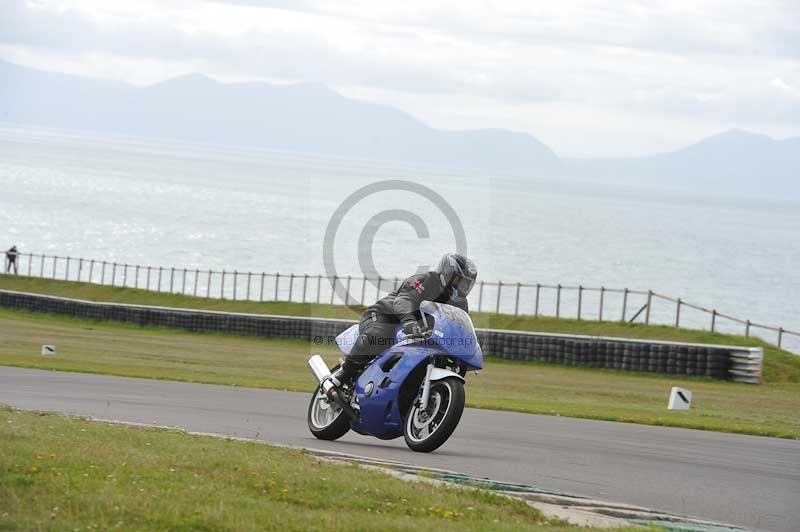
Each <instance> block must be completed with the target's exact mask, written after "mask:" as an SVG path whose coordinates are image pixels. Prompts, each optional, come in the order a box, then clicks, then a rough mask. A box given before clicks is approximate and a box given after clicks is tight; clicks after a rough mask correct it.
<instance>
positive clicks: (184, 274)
mask: <svg viewBox="0 0 800 532" xmlns="http://www.w3.org/2000/svg"><path fill="white" fill-rule="evenodd" d="M181 294H182V295H186V268H184V269H183V276H182V277H181Z"/></svg>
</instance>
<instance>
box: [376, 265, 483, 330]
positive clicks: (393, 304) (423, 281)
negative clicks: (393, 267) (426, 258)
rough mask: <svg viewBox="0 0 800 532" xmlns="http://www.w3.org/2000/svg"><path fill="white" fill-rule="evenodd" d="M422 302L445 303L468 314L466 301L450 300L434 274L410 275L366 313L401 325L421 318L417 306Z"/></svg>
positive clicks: (438, 277)
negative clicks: (373, 313) (376, 313)
mask: <svg viewBox="0 0 800 532" xmlns="http://www.w3.org/2000/svg"><path fill="white" fill-rule="evenodd" d="M423 301H433V302H436V303H447V304H448V305H453V306H456V307H458V308H460V309H462V310H464V311H466V312H469V305H468V303H467V300H466V299H459V300H453V299H451V298H450V293H449V291H445V287H444V286H443V285H442V280H441V277H440V276H439V274H438V273H436V272H428V273H424V274H420V275H412V276H411V277H409V278H407V279H405V280H403V282H402V283H401V284H400V286H399V287H398V288H397V290H395V291H394V292H391V293H389V295H387V296H386V297H384V298H382V299H380V300H378V302H377V303H375V304H374V305H372V306H371V307H369V309H368V311H375V312H378V313H379V314H381V315H382V317H383V318H384V319H385V320H386V321H389V322H391V323H403V322H406V321H410V320H419V319H420V318H421V316H420V313H419V305H420V303H422V302H423Z"/></svg>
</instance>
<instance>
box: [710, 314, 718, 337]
mask: <svg viewBox="0 0 800 532" xmlns="http://www.w3.org/2000/svg"><path fill="white" fill-rule="evenodd" d="M716 325H717V310H716V309H714V310H712V311H711V332H714V328H715V327H716Z"/></svg>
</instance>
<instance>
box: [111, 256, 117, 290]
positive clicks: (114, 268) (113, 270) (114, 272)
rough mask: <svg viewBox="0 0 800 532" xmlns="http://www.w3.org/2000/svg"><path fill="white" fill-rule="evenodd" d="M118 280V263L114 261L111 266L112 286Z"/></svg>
mask: <svg viewBox="0 0 800 532" xmlns="http://www.w3.org/2000/svg"><path fill="white" fill-rule="evenodd" d="M116 282H117V263H116V262H114V263H112V266H111V286H115V285H116Z"/></svg>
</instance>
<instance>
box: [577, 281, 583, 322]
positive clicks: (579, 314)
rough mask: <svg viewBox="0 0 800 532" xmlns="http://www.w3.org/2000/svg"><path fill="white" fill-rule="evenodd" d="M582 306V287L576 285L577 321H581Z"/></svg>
mask: <svg viewBox="0 0 800 532" xmlns="http://www.w3.org/2000/svg"><path fill="white" fill-rule="evenodd" d="M582 306H583V285H581V284H579V285H578V321H581V310H582V309H581V307H582Z"/></svg>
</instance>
